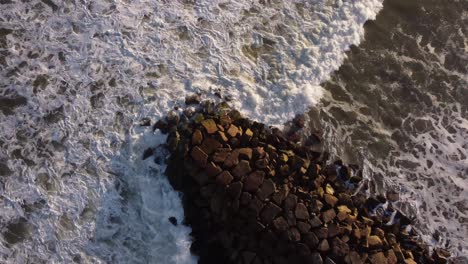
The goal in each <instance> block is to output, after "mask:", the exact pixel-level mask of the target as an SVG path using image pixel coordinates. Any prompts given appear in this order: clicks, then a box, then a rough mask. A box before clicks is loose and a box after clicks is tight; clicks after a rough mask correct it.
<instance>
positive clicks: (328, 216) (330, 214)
mask: <svg viewBox="0 0 468 264" xmlns="http://www.w3.org/2000/svg"><path fill="white" fill-rule="evenodd" d="M335 216H336V213H335V210H333V209H329V210H327V211H325V212H323V213H322V219H323V221H324V222H325V223H328V222H330V221H331V220H333V219H334V218H335Z"/></svg>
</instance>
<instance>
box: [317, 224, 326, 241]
mask: <svg viewBox="0 0 468 264" xmlns="http://www.w3.org/2000/svg"><path fill="white" fill-rule="evenodd" d="M314 233H315V235H317V237H318V238H320V239H324V238H327V237H328V227H325V226H322V227H320V228H318V229H315V230H314Z"/></svg>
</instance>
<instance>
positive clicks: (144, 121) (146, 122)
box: [139, 117, 151, 127]
mask: <svg viewBox="0 0 468 264" xmlns="http://www.w3.org/2000/svg"><path fill="white" fill-rule="evenodd" d="M139 125H140V126H142V127H146V126H151V119H150V118H147V117H145V118H142V119H141V120H140V123H139Z"/></svg>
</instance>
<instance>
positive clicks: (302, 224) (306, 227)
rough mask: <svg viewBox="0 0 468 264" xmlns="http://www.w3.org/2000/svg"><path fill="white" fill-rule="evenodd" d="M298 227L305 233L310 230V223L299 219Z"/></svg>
mask: <svg viewBox="0 0 468 264" xmlns="http://www.w3.org/2000/svg"><path fill="white" fill-rule="evenodd" d="M297 229H298V230H299V232H300V233H301V234H305V233H307V232H309V230H310V225H309V224H308V223H305V222H301V221H299V222H297Z"/></svg>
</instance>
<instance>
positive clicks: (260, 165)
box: [255, 159, 268, 169]
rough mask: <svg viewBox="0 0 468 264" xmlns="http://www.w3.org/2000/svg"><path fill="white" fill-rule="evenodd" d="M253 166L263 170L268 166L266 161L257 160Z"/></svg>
mask: <svg viewBox="0 0 468 264" xmlns="http://www.w3.org/2000/svg"><path fill="white" fill-rule="evenodd" d="M255 166H256V167H257V168H259V169H265V168H266V167H267V166H268V161H267V160H266V159H259V160H257V161H256V162H255Z"/></svg>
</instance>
